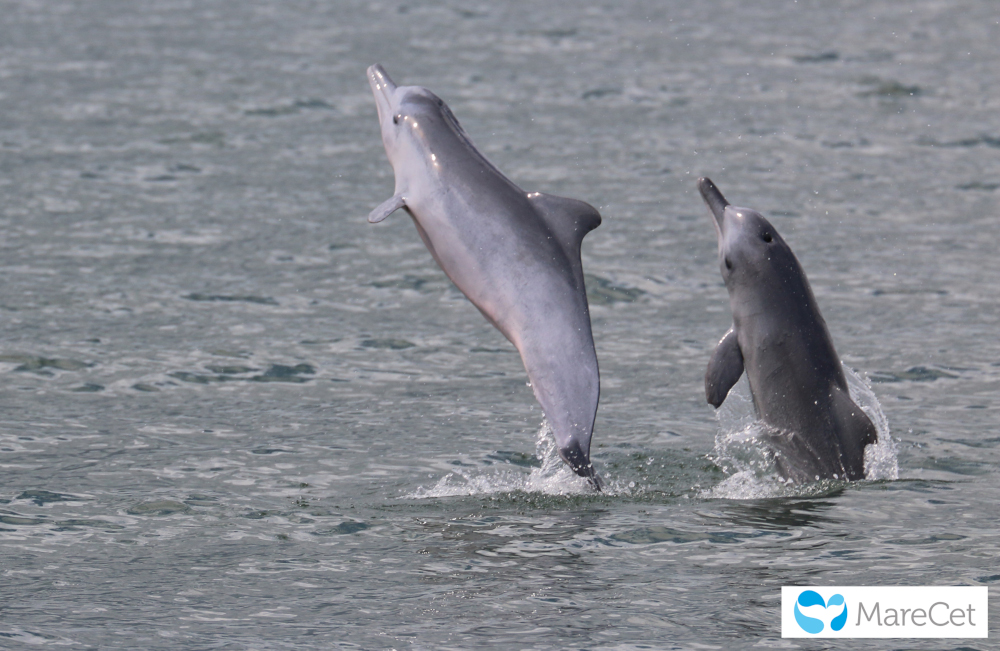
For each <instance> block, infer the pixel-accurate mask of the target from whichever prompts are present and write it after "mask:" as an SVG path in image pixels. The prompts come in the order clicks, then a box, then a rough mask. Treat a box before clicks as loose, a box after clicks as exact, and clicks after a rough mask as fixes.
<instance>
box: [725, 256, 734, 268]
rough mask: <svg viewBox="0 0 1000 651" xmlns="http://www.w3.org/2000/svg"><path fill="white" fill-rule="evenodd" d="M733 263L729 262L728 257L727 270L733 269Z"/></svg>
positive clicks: (727, 258)
mask: <svg viewBox="0 0 1000 651" xmlns="http://www.w3.org/2000/svg"><path fill="white" fill-rule="evenodd" d="M732 268H733V263H732V262H730V261H729V256H726V269H732Z"/></svg>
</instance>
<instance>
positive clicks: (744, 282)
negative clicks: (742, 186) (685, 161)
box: [698, 178, 878, 483]
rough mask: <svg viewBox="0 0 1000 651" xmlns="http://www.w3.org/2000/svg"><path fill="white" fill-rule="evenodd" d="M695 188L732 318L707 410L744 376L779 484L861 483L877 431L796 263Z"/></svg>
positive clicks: (770, 235) (750, 219) (746, 215)
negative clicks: (851, 387)
mask: <svg viewBox="0 0 1000 651" xmlns="http://www.w3.org/2000/svg"><path fill="white" fill-rule="evenodd" d="M698 190H699V191H700V192H701V196H702V198H703V199H704V200H705V203H706V204H708V207H709V209H710V210H711V213H712V216H713V217H714V219H713V220H712V225H713V226H715V233H716V235H717V236H718V240H719V268H720V270H721V271H722V278H723V280H725V283H726V289H727V290H728V291H729V305H730V309H731V311H732V314H733V327H732V328H730V329H729V332H727V333H726V334H725V336H724V337H723V338H722V340H721V341H720V342H719V345H718V346H717V347H716V349H715V352H714V353H713V354H712V358H711V360H710V361H709V363H708V369H707V370H706V372H705V396H706V398H707V399H708V402H709V404H711V405H712V406H713V407H716V408H718V407H719V406H720V405H721V404H722V403H723V401H724V400H725V399H726V396H727V395H728V394H729V390H730V389H731V388H732V387H733V385H734V384H736V382H737V380H739V379H740V376H741V375H742V374H743V372H744V370H745V371H746V374H747V380H748V381H749V383H750V393H751V395H752V396H753V404H754V408H755V410H756V412H757V416H758V417H759V418H760V420H761V421H763V422H764V423H765V424H766V425H768V426H770V429H771V432H770V433H769V435H768V436H767V439H768V442H769V443H770V444H771V445H772V447H773V448H774V449H775V451H776V463H777V469H778V472H779V473H780V474H781V475H782V476H784V477H785V478H786V479H790V480H792V481H793V482H795V483H805V482H809V481H814V480H818V479H848V480H855V479H863V478H864V476H865V475H864V473H865V469H864V459H865V457H864V449H865V446H866V445H870V444H872V443H875V442H876V440H877V438H878V433H877V431H876V429H875V426H874V425H873V424H872V421H871V420H870V419H869V418H868V416H867V415H865V413H864V412H863V411H862V410H861V408H860V407H858V405H857V404H855V402H854V401H853V400H851V396H850V393H849V391H848V389H847V379H846V378H845V377H844V370H843V367H842V366H841V363H840V358H839V357H838V356H837V351H836V350H834V348H833V340H832V339H831V338H830V332H829V331H828V330H827V327H826V322H825V321H824V320H823V316H822V315H821V314H820V313H819V307H818V306H817V304H816V298H815V297H814V296H813V293H812V289H810V287H809V282H808V281H807V280H806V274H805V272H804V271H802V267H801V266H800V265H799V261H798V260H797V259H796V258H795V254H793V253H792V250H791V249H790V248H789V247H788V245H787V244H786V243H785V240H783V239H782V238H781V236H780V235H779V234H778V231H776V230H775V229H774V227H773V226H772V225H771V224H770V222H768V221H767V220H766V219H764V216H763V215H761V214H760V213H759V212H757V211H755V210H751V209H749V208H737V207H735V206H732V205H730V204H729V202H728V201H726V199H725V197H723V196H722V193H721V192H719V190H718V188H716V187H715V184H714V183H712V181H710V180H709V179H706V178H701V179H698Z"/></svg>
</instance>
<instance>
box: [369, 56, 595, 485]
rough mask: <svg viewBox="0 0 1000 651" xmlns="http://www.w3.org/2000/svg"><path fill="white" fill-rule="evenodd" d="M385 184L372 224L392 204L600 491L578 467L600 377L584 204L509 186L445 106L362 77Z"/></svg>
mask: <svg viewBox="0 0 1000 651" xmlns="http://www.w3.org/2000/svg"><path fill="white" fill-rule="evenodd" d="M368 81H369V83H370V84H371V88H372V93H373V94H374V95H375V104H376V107H377V108H378V117H379V123H380V125H381V127H382V143H383V144H384V145H385V151H386V155H387V156H388V158H389V162H390V163H391V165H392V168H393V171H394V172H395V177H396V190H395V193H394V194H393V196H392V197H391V198H390V199H388V200H387V201H385V202H384V203H382V204H381V205H380V206H378V207H377V208H375V209H374V210H373V211H372V212H371V214H370V215H369V216H368V221H370V222H372V223H377V222H380V221H382V220H383V219H385V218H386V217H388V216H389V215H390V214H392V213H393V212H395V211H396V210H398V209H400V208H403V209H404V210H405V211H406V212H407V213H409V215H410V217H412V218H413V223H414V224H415V225H416V227H417V232H418V233H419V234H420V237H421V239H423V241H424V244H425V245H427V249H428V250H429V251H430V254H431V256H433V258H434V260H436V261H437V263H438V265H439V266H440V267H441V269H442V270H443V271H444V272H445V274H447V275H448V277H449V278H450V279H451V280H452V282H454V283H455V285H456V286H457V287H458V288H459V289H460V290H462V292H463V293H464V294H465V295H466V297H468V299H469V300H470V301H472V303H473V305H475V306H476V307H477V308H479V311H480V312H482V314H483V316H485V317H486V319H487V320H488V321H489V322H490V323H492V324H493V325H494V326H496V328H497V329H498V330H500V332H502V333H503V334H504V336H505V337H507V339H509V340H510V342H511V343H513V344H514V346H515V347H516V348H517V350H518V351H519V352H520V353H521V360H522V361H523V362H524V367H525V369H526V370H527V372H528V378H529V380H530V381H531V387H532V389H533V390H534V392H535V397H536V398H537V399H538V402H539V403H541V406H542V410H543V411H544V412H545V416H546V418H547V419H548V421H549V423H550V425H551V426H552V430H553V432H554V434H555V438H556V443H557V446H558V449H559V454H560V456H562V458H563V459H564V460H565V461H566V463H568V464H569V465H570V467H571V468H572V469H573V470H574V472H576V473H577V474H578V475H581V476H583V477H586V478H588V479H589V480H590V482H591V484H593V486H594V487H596V488H597V489H600V485H601V484H600V480H599V478H598V476H597V473H596V472H595V471H594V467H593V464H592V463H591V461H590V439H591V435H592V433H593V428H594V418H595V416H596V414H597V402H598V396H599V393H600V377H599V374H598V369H597V355H596V353H595V351H594V339H593V335H592V334H591V327H590V311H589V308H588V306H587V293H586V289H585V287H584V280H583V266H582V264H581V261H580V243H581V242H582V240H583V237H584V235H586V234H587V233H588V232H590V231H591V230H593V229H595V228H597V226H598V225H599V224H600V223H601V216H600V215H599V214H598V212H597V210H595V209H594V208H593V207H592V206H590V205H588V204H586V203H584V202H582V201H576V200H574V199H564V198H562V197H556V196H552V195H547V194H542V193H539V192H531V193H527V192H525V191H524V190H522V189H520V188H519V187H517V186H516V185H514V183H513V182H511V181H510V180H509V179H507V177H505V176H504V175H503V174H502V173H501V172H500V171H499V170H498V169H497V168H496V167H494V166H493V165H492V164H491V163H490V162H489V161H488V160H486V158H485V157H484V156H483V155H482V154H481V153H480V152H479V151H478V150H477V149H476V148H475V146H474V145H473V144H472V141H471V140H470V139H469V137H468V136H467V135H466V133H465V131H464V130H463V129H462V127H461V126H460V125H459V123H458V120H456V119H455V116H454V115H453V114H452V112H451V110H450V109H449V108H448V106H447V105H446V104H445V103H444V102H443V101H442V100H441V99H440V98H438V97H437V96H436V95H435V94H434V93H432V92H430V91H429V90H427V89H426V88H421V87H419V86H396V84H394V83H393V81H392V80H391V79H390V78H389V75H388V74H386V71H385V70H384V69H383V68H382V66H380V65H374V66H372V67H370V68H369V69H368Z"/></svg>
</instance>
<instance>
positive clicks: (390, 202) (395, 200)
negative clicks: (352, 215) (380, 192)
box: [368, 194, 406, 224]
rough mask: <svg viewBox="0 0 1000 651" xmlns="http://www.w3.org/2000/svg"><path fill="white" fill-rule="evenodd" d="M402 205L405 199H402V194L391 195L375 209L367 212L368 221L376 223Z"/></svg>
mask: <svg viewBox="0 0 1000 651" xmlns="http://www.w3.org/2000/svg"><path fill="white" fill-rule="evenodd" d="M404 206H406V201H404V200H403V195H401V194H396V195H393V196H391V197H389V198H388V199H386V200H385V201H383V202H382V203H380V204H379V205H378V207H377V208H375V210H373V211H371V212H370V213H368V223H369V224H377V223H379V222H380V221H382V220H383V219H385V218H386V217H388V216H389V215H391V214H392V213H394V212H396V211H397V210H399V209H400V208H403V207H404Z"/></svg>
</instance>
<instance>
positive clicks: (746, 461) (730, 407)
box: [701, 364, 899, 500]
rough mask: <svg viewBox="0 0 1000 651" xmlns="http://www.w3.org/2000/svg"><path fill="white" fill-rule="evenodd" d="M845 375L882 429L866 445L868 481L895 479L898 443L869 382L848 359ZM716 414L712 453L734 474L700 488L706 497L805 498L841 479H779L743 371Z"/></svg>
mask: <svg viewBox="0 0 1000 651" xmlns="http://www.w3.org/2000/svg"><path fill="white" fill-rule="evenodd" d="M844 374H845V375H846V376H847V387H848V390H849V391H850V394H851V399H852V400H854V402H856V403H857V404H858V406H859V407H861V409H862V410H863V411H864V412H865V414H867V415H868V417H869V418H870V419H871V421H872V423H873V424H874V425H875V429H876V430H877V431H878V443H876V444H875V445H869V446H868V447H866V448H865V480H866V481H876V480H886V479H897V478H898V477H899V466H898V464H897V461H896V444H895V442H894V441H893V440H892V436H891V435H890V433H889V422H888V420H886V417H885V413H884V412H883V411H882V406H881V405H880V404H879V401H878V398H876V397H875V394H874V392H872V389H871V384H870V383H869V382H868V381H867V380H866V379H864V378H862V377H861V376H859V375H858V374H857V373H855V372H854V370H852V369H851V368H850V367H848V366H847V365H846V364H845V365H844ZM716 418H717V419H718V420H719V433H718V434H716V437H715V449H714V450H713V452H712V454H711V455H710V458H711V459H712V460H713V461H714V462H715V463H716V464H717V465H718V466H719V467H720V468H722V470H723V472H725V473H727V474H729V475H730V476H729V477H727V478H726V479H724V480H723V481H722V482H720V483H719V484H718V485H716V486H715V487H713V488H711V489H709V490H706V491H702V493H701V496H702V497H705V498H722V499H738V500H750V499H762V498H769V497H789V496H797V497H804V496H808V495H814V494H822V493H824V492H826V491H827V490H829V489H830V488H832V487H834V486H837V485H842V484H843V482H837V481H819V482H816V483H814V484H808V485H795V484H791V483H790V482H785V481H783V480H782V479H781V477H780V476H779V475H778V473H777V470H776V468H775V464H774V452H773V450H771V449H770V448H769V447H768V446H767V445H766V444H764V443H762V442H761V440H760V436H761V435H763V434H765V433H766V432H767V430H768V427H767V425H765V424H763V423H761V422H760V421H759V420H757V417H756V414H755V413H754V408H753V399H752V398H751V396H750V386H749V384H748V383H747V380H746V376H745V375H744V376H743V377H742V378H741V379H740V381H739V382H737V384H736V386H734V387H733V388H732V390H730V392H729V396H728V397H727V398H726V401H725V402H724V403H723V404H722V407H720V408H719V410H718V411H717V412H716Z"/></svg>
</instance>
